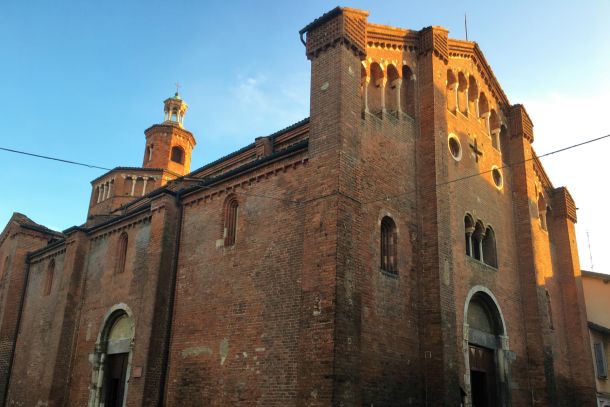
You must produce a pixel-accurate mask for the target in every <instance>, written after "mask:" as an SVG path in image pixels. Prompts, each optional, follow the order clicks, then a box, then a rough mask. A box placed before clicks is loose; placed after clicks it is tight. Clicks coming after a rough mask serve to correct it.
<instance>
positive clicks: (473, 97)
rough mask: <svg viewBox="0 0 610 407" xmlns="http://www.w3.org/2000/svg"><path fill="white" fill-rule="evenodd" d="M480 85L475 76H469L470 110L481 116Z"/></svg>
mask: <svg viewBox="0 0 610 407" xmlns="http://www.w3.org/2000/svg"><path fill="white" fill-rule="evenodd" d="M478 102H479V85H477V80H476V79H475V78H474V76H472V75H470V76H469V77H468V111H469V112H471V113H473V114H474V115H475V117H479V106H478Z"/></svg>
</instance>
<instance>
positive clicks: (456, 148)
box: [447, 133, 462, 161]
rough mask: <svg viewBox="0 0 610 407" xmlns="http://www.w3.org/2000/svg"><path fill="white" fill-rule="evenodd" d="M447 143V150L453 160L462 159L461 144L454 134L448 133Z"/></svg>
mask: <svg viewBox="0 0 610 407" xmlns="http://www.w3.org/2000/svg"><path fill="white" fill-rule="evenodd" d="M447 143H448V145H449V152H450V153H451V156H452V157H453V159H454V160H455V161H460V160H461V159H462V145H461V144H460V139H459V138H457V136H456V135H455V134H453V133H452V134H450V135H449V138H448V140H447Z"/></svg>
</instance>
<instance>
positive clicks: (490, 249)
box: [482, 227, 498, 268]
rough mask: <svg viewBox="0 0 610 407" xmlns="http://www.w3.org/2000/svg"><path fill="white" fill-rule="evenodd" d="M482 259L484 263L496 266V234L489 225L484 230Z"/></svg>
mask: <svg viewBox="0 0 610 407" xmlns="http://www.w3.org/2000/svg"><path fill="white" fill-rule="evenodd" d="M482 246H483V259H484V260H485V264H487V265H489V266H491V267H495V268H498V252H497V251H496V234H495V233H494V230H493V229H492V228H491V227H487V229H486V230H485V237H483V244H482Z"/></svg>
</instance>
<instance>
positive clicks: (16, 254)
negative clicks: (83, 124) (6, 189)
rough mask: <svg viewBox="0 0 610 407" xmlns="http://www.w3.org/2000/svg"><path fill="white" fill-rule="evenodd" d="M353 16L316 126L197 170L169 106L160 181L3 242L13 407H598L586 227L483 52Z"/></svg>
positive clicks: (346, 18)
mask: <svg viewBox="0 0 610 407" xmlns="http://www.w3.org/2000/svg"><path fill="white" fill-rule="evenodd" d="M367 17H368V13H367V12H364V11H361V10H354V9H348V8H336V9H334V10H332V11H330V12H328V13H326V14H324V15H323V16H321V17H320V18H318V19H317V20H315V21H313V22H312V23H311V24H309V25H307V26H306V27H305V28H303V29H302V30H301V31H300V34H301V40H302V41H303V44H304V46H305V51H306V56H307V58H308V59H309V60H310V61H311V108H310V117H309V118H307V119H305V120H303V121H301V122H298V123H295V124H294V125H292V126H290V127H288V128H285V129H283V130H280V131H278V132H276V133H274V134H271V135H269V136H267V137H259V138H256V139H255V140H254V142H253V143H252V144H249V145H247V146H245V147H243V148H242V149H240V150H238V151H235V152H234V153H231V154H229V155H227V156H225V157H222V158H220V159H218V160H217V161H214V162H212V163H210V164H208V165H206V166H204V167H201V168H198V169H195V170H193V171H191V169H190V161H191V152H192V150H193V148H195V145H196V135H194V134H192V133H191V132H189V131H188V130H187V129H186V128H185V121H184V118H185V115H186V112H187V104H186V103H185V101H184V100H182V99H181V97H180V95H179V94H177V93H176V95H175V96H173V97H171V98H169V99H167V100H165V106H164V113H165V117H164V120H163V122H162V123H160V124H155V125H153V126H151V127H150V128H148V129H146V130H145V132H144V133H145V136H146V138H145V144H144V146H143V162H142V166H141V167H116V168H114V169H113V170H111V171H108V172H107V173H105V174H104V175H102V176H100V177H98V178H96V179H94V180H93V181H92V182H91V187H92V192H91V200H90V202H89V211H88V216H87V219H86V222H85V223H84V224H82V225H81V226H74V227H71V228H69V229H67V230H64V231H63V232H56V231H53V230H50V229H48V228H46V227H44V226H42V225H39V224H37V223H35V222H34V221H32V220H31V219H29V218H28V217H27V216H25V215H22V214H19V213H15V214H14V215H13V217H12V218H11V220H10V221H9V223H8V225H6V227H5V228H4V231H3V232H2V234H1V235H0V267H2V268H1V269H0V273H1V274H0V276H1V280H0V400H1V401H2V403H3V405H5V406H90V407H97V406H105V407H109V406H112V407H115V406H161V405H164V406H231V405H244V406H255V405H256V406H331V405H336V406H411V405H413V406H460V405H464V406H476V407H480V406H589V405H591V406H592V405H594V404H593V403H595V388H594V384H595V383H594V377H593V369H592V359H591V352H590V348H589V342H588V337H587V330H586V319H585V311H584V301H583V290H582V284H581V277H580V271H579V260H578V252H577V248H576V240H575V234H574V224H575V222H576V207H575V204H574V201H573V200H572V197H571V196H570V193H569V192H568V190H567V189H566V188H564V187H555V186H554V185H553V184H552V183H551V181H550V180H549V178H548V176H547V174H546V173H545V171H544V168H543V167H542V165H541V163H540V161H539V160H538V158H537V156H536V153H535V152H534V150H533V148H532V143H533V141H534V133H533V130H532V129H533V125H532V122H531V120H530V118H529V117H528V114H527V112H526V110H525V108H524V107H523V106H522V105H513V104H511V103H510V102H509V100H508V98H507V97H506V95H505V93H504V91H503V90H502V88H501V86H500V84H499V83H498V81H497V79H496V77H495V76H494V74H493V72H492V70H491V68H490V66H489V64H488V63H487V62H486V60H485V57H484V55H483V53H482V52H481V50H480V48H479V47H478V45H477V44H476V43H474V42H469V41H463V40H457V39H452V38H449V37H448V31H447V30H446V29H444V28H441V27H436V26H434V27H428V28H424V29H422V30H419V31H414V30H407V29H401V28H395V27H389V26H384V25H377V24H371V23H369V22H368V21H367Z"/></svg>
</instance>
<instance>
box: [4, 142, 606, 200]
mask: <svg viewBox="0 0 610 407" xmlns="http://www.w3.org/2000/svg"><path fill="white" fill-rule="evenodd" d="M608 137H610V134H607V135H605V136H601V137H597V138H594V139H591V140H586V141H583V142H581V143H577V144H573V145H571V146H567V147H563V148H560V149H557V150H554V151H550V152H548V153H545V154H542V155H538V156H533V157H531V158H528V159H526V160H521V161H517V162H513V163H510V164H506V165H503V166H502V167H500V168H499V169H504V168H510V167H512V166H515V165H520V164H524V163H526V162H528V161H532V160H535V159H537V158H538V159H539V158H544V157H548V156H550V155H553V154H557V153H561V152H563V151H567V150H571V149H573V148H576V147H581V146H584V145H586V144H591V143H594V142H596V141H600V140H603V139H606V138H608ZM0 150H4V151H8V152H11V153H17V154H23V155H27V156H32V157H37V158H43V159H46V160H53V161H59V162H63V163H67V164H74V165H80V166H83V167H88V168H97V169H100V170H106V171H110V170H111V168H105V167H100V166H97V165H92V164H85V163H79V162H76V161H70V160H64V159H62V158H56V157H49V156H45V155H40V154H34V153H28V152H25V151H19V150H13V149H10V148H5V147H0ZM491 171H493V170H486V171H481V172H476V173H474V174H470V175H466V176H463V177H460V178H454V179H451V180H448V181H443V182H439V183H435V184H430V185H424V186H421V187H419V190H420V191H421V190H425V189H432V188H434V189H436V188H438V187H441V186H445V185H449V184H453V183H456V182H460V181H465V180H468V179H470V178H475V177H479V176H481V175H485V174H488V173H490V172H491ZM417 190H418V189H414V190H411V191H407V192H403V193H402V194H398V195H386V196H384V197H382V198H380V199H376V200H372V201H367V202H362V204H364V205H366V204H371V203H375V202H381V201H388V200H390V199H395V198H399V197H401V196H405V195H409V194H412V193H415V192H417ZM239 193H240V194H242V195H249V196H255V197H259V198H267V199H274V200H278V201H286V202H291V203H305V202H306V201H293V200H290V199H285V198H279V197H273V196H269V195H258V194H250V193H246V192H239Z"/></svg>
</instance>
